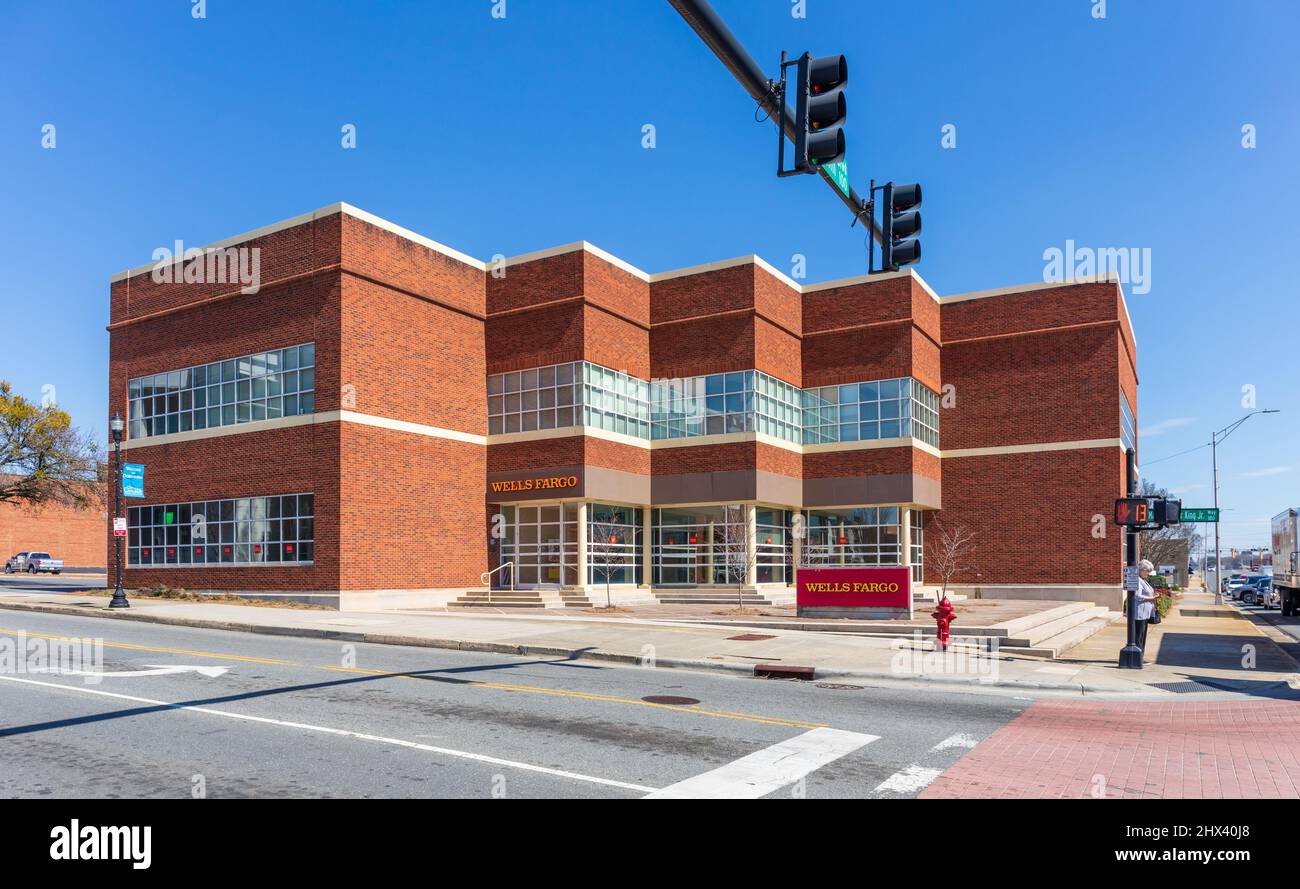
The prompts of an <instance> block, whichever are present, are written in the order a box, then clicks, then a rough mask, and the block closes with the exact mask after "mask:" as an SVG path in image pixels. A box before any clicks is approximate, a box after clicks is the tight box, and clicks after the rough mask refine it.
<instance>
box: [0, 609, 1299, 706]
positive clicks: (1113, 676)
mask: <svg viewBox="0 0 1300 889" xmlns="http://www.w3.org/2000/svg"><path fill="white" fill-rule="evenodd" d="M1211 599H1212V597H1211ZM1185 601H1186V600H1185ZM107 605H108V598H107V596H102V595H86V594H71V595H70V594H57V593H51V594H48V595H47V594H35V595H32V594H27V595H6V596H0V608H5V609H16V610H32V611H42V612H53V613H59V614H75V615H78V616H82V617H101V618H109V619H119V620H138V621H147V622H154V623H165V624H174V625H182V626H193V627H206V628H211V629H221V630H234V631H243V632H256V633H268V634H272V635H289V636H310V637H317V638H325V639H336V640H339V641H347V642H369V643H379V644H396V645H413V646H424V647H431V648H446V649H459V650H463V651H492V652H501V653H506V654H517V655H533V656H543V657H565V658H580V659H590V660H601V661H607V662H616V663H627V664H643V663H648V662H650V661H653V664H654V665H655V666H657V667H678V668H685V669H692V670H708V671H722V672H728V673H732V674H737V675H749V676H752V675H754V668H755V666H756V665H760V664H767V665H775V666H778V667H789V666H803V667H813V668H814V669H815V677H816V678H817V679H833V680H836V681H879V680H895V681H900V680H901V681H910V682H917V681H919V682H939V683H952V684H959V685H964V686H967V687H969V686H971V685H989V686H995V687H1011V688H1024V689H1038V690H1057V691H1071V692H1076V693H1080V692H1089V693H1117V694H1134V693H1141V694H1148V695H1152V694H1154V695H1169V694H1173V693H1174V691H1175V690H1174V689H1167V688H1161V687H1160V686H1161V685H1162V684H1170V683H1179V682H1181V683H1187V682H1191V681H1195V679H1196V678H1198V677H1207V678H1209V679H1210V680H1211V681H1216V680H1217V681H1218V682H1220V683H1221V684H1222V686H1206V687H1205V688H1204V689H1203V690H1204V691H1207V692H1216V691H1218V692H1222V691H1234V690H1247V691H1253V692H1255V693H1264V692H1265V691H1266V690H1271V692H1272V693H1275V694H1277V693H1285V692H1286V691H1288V690H1287V689H1285V688H1284V686H1285V684H1286V682H1287V680H1288V678H1290V677H1292V676H1294V675H1295V672H1296V669H1297V668H1296V664H1295V662H1293V661H1291V659H1290V658H1289V657H1288V656H1287V655H1285V654H1284V653H1283V652H1282V651H1281V650H1280V649H1279V648H1278V647H1277V646H1276V645H1275V644H1274V643H1273V642H1272V641H1271V640H1269V639H1268V638H1267V637H1266V636H1265V635H1264V634H1263V633H1261V632H1260V631H1259V630H1258V629H1257V628H1255V627H1254V626H1253V624H1251V622H1249V621H1247V620H1243V619H1240V618H1236V619H1233V618H1228V617H1213V618H1201V617H1178V616H1175V617H1172V618H1170V619H1168V620H1167V621H1166V622H1165V623H1163V624H1162V625H1161V626H1160V627H1155V628H1152V640H1151V641H1152V643H1155V644H1154V645H1152V646H1151V647H1150V648H1149V654H1148V657H1149V658H1153V659H1154V660H1155V661H1156V662H1157V663H1155V664H1153V665H1152V666H1149V667H1148V668H1147V669H1145V670H1142V671H1130V670H1124V671H1121V670H1119V669H1117V668H1116V667H1115V661H1116V659H1117V657H1118V653H1119V650H1120V648H1121V647H1123V644H1124V629H1123V626H1124V625H1123V624H1122V623H1120V624H1116V625H1114V626H1111V627H1108V628H1107V629H1105V630H1103V631H1102V632H1100V633H1098V634H1097V635H1096V636H1094V637H1093V638H1092V639H1091V640H1089V641H1088V642H1086V643H1084V644H1083V645H1081V646H1079V648H1078V649H1076V650H1074V651H1072V652H1070V654H1071V655H1072V656H1073V657H1072V658H1071V659H1070V660H1068V661H1058V662H1051V661H1043V660H1041V659H1036V658H1016V657H1007V656H996V657H989V656H987V655H984V656H976V655H969V654H966V653H963V652H961V651H952V652H949V653H947V654H946V655H939V654H938V653H933V652H922V651H912V650H910V649H904V650H900V649H899V648H898V647H897V643H896V642H895V641H894V640H890V639H885V638H877V637H871V636H862V635H853V634H838V633H831V632H822V631H813V630H806V629H803V630H801V629H786V628H782V627H779V626H774V625H772V623H770V622H769V623H767V624H766V625H765V627H764V628H763V629H761V631H754V630H753V628H747V627H746V626H745V625H744V624H743V623H741V622H734V623H730V624H722V623H698V622H690V623H687V622H680V621H676V622H675V621H670V620H647V619H641V618H618V617H609V616H595V615H570V614H567V613H565V614H563V615H554V616H552V615H539V614H529V615H526V616H522V615H515V614H510V615H499V614H476V613H474V614H463V613H454V612H447V613H425V612H418V613H416V612H401V613H396V612H375V613H365V612H348V613H339V612H337V611H324V610H296V609H283V608H264V607H256V606H247V605H228V604H222V603H195V602H183V601H174V600H165V599H152V600H151V599H135V600H133V602H132V606H131V608H130V610H126V611H110V610H109V609H108V607H107ZM1198 607H1199V606H1198ZM1209 607H1210V608H1211V609H1213V608H1214V606H1212V605H1211V606H1209ZM759 620H763V618H761V617H760V618H759ZM12 623H13V620H12V618H11V619H9V620H7V621H6V620H4V619H3V618H0V626H3V624H12ZM3 628H4V629H9V630H16V629H19V627H14V626H4V627H3ZM747 630H748V631H747ZM1187 636H1191V637H1195V638H1194V639H1192V640H1191V641H1187V640H1185V639H1184V637H1187ZM1243 644H1253V645H1255V646H1256V650H1257V652H1258V660H1257V666H1256V668H1255V669H1251V670H1245V669H1244V668H1242V667H1241V666H1240V665H1237V666H1236V667H1235V669H1234V667H1233V664H1234V663H1237V661H1233V660H1232V657H1236V658H1237V659H1238V661H1239V659H1240V653H1239V652H1240V648H1241V646H1242V645H1243ZM1230 653H1231V655H1232V657H1230V656H1229V654H1230ZM1153 655H1154V657H1153ZM1202 661H1205V663H1204V664H1202ZM1243 680H1247V682H1246V684H1245V685H1242V684H1241V683H1242V681H1243ZM1297 685H1300V682H1298V683H1297ZM1239 686H1240V688H1238V687H1239Z"/></svg>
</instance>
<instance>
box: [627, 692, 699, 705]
mask: <svg viewBox="0 0 1300 889" xmlns="http://www.w3.org/2000/svg"><path fill="white" fill-rule="evenodd" d="M641 700H643V701H645V702H646V703H647V704H671V705H673V706H675V707H687V706H689V705H691V704H698V703H699V701H698V700H696V699H695V698H682V697H678V696H677V695H646V696H645V697H644V698H642V699H641Z"/></svg>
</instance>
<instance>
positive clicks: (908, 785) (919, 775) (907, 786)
mask: <svg viewBox="0 0 1300 889" xmlns="http://www.w3.org/2000/svg"><path fill="white" fill-rule="evenodd" d="M940 774H941V772H940V770H939V769H927V768H925V767H924V766H918V765H910V766H908V767H907V768H905V769H903V770H902V771H901V772H894V774H892V775H890V776H889V777H888V778H886V779H885V780H884V781H882V782H881V783H880V784H879V785H878V786H877V787H876V790H875V792H876V793H920V792H921V791H922V790H925V788H927V787H929V786H930V783H931V782H932V781H934V779H935V778H938V777H939V775H940Z"/></svg>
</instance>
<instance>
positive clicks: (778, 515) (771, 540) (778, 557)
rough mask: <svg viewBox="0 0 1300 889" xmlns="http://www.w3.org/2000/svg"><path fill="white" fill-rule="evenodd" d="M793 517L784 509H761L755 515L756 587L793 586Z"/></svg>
mask: <svg viewBox="0 0 1300 889" xmlns="http://www.w3.org/2000/svg"><path fill="white" fill-rule="evenodd" d="M790 516H791V513H789V512H788V511H786V510H783V509H767V508H766V507H762V506H760V507H758V508H757V509H756V510H755V513H754V526H755V533H756V534H757V536H758V539H757V540H756V541H755V549H756V556H757V565H756V567H755V570H756V571H757V572H758V576H757V577H755V578H754V582H755V583H793V582H794V574H793V572H792V571H791V570H790V548H789V546H788V543H789V540H790Z"/></svg>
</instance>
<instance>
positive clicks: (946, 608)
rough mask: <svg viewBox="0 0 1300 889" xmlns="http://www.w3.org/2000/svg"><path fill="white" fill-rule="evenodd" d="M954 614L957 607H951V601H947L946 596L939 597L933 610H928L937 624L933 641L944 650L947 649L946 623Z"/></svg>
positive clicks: (949, 622)
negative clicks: (936, 632) (936, 631)
mask: <svg viewBox="0 0 1300 889" xmlns="http://www.w3.org/2000/svg"><path fill="white" fill-rule="evenodd" d="M956 615H957V609H955V608H953V607H952V603H951V602H949V601H948V597H947V596H944V597H943V598H942V599H940V600H939V604H938V605H936V606H935V608H934V611H931V612H930V616H931V617H933V618H934V622H935V623H936V624H937V625H938V634H937V635H936V637H935V642H936V643H937V644H938V646H939V648H941V649H942V650H944V651H947V650H948V625H949V624H951V623H952V619H953V618H954V617H955V616H956Z"/></svg>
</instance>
